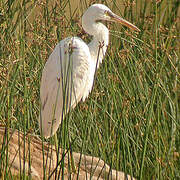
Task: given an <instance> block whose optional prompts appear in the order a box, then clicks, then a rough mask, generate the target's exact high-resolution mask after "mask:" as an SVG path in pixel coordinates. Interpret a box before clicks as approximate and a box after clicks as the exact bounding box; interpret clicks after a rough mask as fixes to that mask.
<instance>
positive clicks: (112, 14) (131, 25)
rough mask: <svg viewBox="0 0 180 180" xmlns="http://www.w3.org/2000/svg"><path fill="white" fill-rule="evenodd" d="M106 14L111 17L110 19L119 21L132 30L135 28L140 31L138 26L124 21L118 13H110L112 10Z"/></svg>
mask: <svg viewBox="0 0 180 180" xmlns="http://www.w3.org/2000/svg"><path fill="white" fill-rule="evenodd" d="M108 15H109V16H110V18H111V21H114V22H119V23H121V24H122V25H124V26H126V27H128V28H130V29H132V30H136V31H141V30H140V29H139V28H137V27H136V26H135V25H134V24H132V23H130V22H128V21H126V20H125V19H123V18H121V17H119V16H118V15H116V14H114V13H112V12H108Z"/></svg>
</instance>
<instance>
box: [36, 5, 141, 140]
mask: <svg viewBox="0 0 180 180" xmlns="http://www.w3.org/2000/svg"><path fill="white" fill-rule="evenodd" d="M101 21H114V22H115V21H116V22H119V23H121V24H123V25H125V26H127V27H129V28H131V29H132V30H136V31H140V30H139V29H138V28H137V27H136V26H135V25H133V24H131V23H130V22H128V21H126V20H124V19H122V18H121V17H119V16H117V15H116V14H114V13H113V12H112V11H111V10H110V9H109V8H108V7H106V6H105V5H103V4H94V5H92V6H90V7H89V8H88V9H87V10H86V12H85V13H84V15H83V16H82V27H83V29H84V30H85V32H86V33H88V34H90V35H92V36H93V39H92V41H91V42H90V43H89V44H88V45H87V44H86V43H85V42H83V41H82V40H81V39H80V38H78V37H68V38H66V39H64V40H62V41H60V42H59V44H57V45H56V47H55V49H54V51H53V52H52V54H51V55H50V56H49V59H48V60H47V62H46V64H45V67H44V70H43V73H42V79H41V88H40V98H41V115H40V118H39V125H40V129H41V133H42V135H43V136H44V137H45V138H49V137H51V136H52V135H54V134H55V133H56V131H57V129H58V127H59V125H60V124H61V121H62V120H63V115H62V114H64V115H65V114H66V113H67V112H68V111H69V110H70V109H72V108H74V107H75V106H76V105H77V103H78V102H79V101H80V100H82V101H84V100H85V99H86V98H87V97H88V95H89V93H90V92H91V90H92V86H93V81H94V74H95V70H96V67H97V68H98V67H99V64H100V63H101V62H102V60H103V58H104V55H105V53H106V49H107V46H108V43H109V30H108V29H107V27H106V26H105V25H104V24H103V23H102V22H101Z"/></svg>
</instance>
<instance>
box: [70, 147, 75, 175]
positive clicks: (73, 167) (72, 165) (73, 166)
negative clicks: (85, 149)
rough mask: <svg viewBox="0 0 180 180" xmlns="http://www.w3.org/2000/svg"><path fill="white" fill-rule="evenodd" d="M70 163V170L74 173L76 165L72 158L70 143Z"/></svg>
mask: <svg viewBox="0 0 180 180" xmlns="http://www.w3.org/2000/svg"><path fill="white" fill-rule="evenodd" d="M69 155H70V161H71V162H70V163H71V168H72V172H73V173H76V166H75V163H74V158H73V152H72V148H71V144H70V153H69Z"/></svg>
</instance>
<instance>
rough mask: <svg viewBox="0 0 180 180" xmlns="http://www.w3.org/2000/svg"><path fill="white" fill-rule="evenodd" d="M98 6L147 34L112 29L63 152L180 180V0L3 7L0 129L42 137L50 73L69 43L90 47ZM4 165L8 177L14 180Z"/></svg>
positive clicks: (72, 117)
mask: <svg viewBox="0 0 180 180" xmlns="http://www.w3.org/2000/svg"><path fill="white" fill-rule="evenodd" d="M92 3H103V4H105V5H107V6H108V7H109V8H111V9H112V10H113V11H114V12H116V13H117V14H119V15H121V16H122V17H123V18H125V19H127V20H128V21H130V22H132V23H133V24H135V25H136V26H137V27H138V28H139V29H141V32H140V33H136V32H131V31H130V30H129V29H126V28H125V27H122V26H121V25H117V24H108V25H107V26H108V27H109V28H110V29H111V37H110V45H109V47H108V51H107V55H106V57H105V59H104V61H103V63H102V65H101V67H100V69H99V70H98V72H97V74H96V78H95V85H94V88H93V91H92V93H91V94H90V96H89V98H88V99H87V100H86V101H85V102H83V103H79V105H78V106H77V107H76V108H75V109H74V110H73V111H72V112H71V113H69V114H68V115H67V117H66V119H65V120H64V121H63V123H64V124H65V126H63V127H64V130H63V131H62V130H59V137H61V138H59V144H60V146H61V147H63V148H68V147H69V146H70V144H71V148H72V150H73V151H76V152H82V153H85V154H90V155H93V156H98V157H100V158H102V159H103V160H104V161H105V162H106V163H108V164H109V165H110V166H111V167H112V168H115V169H117V170H121V171H124V172H126V173H128V174H131V175H133V176H134V177H137V178H138V179H180V163H179V162H180V161H179V153H180V61H179V60H180V58H179V57H180V37H179V35H180V1H179V0H151V1H150V0H117V1H116V0H112V1H108V0H101V1H100V0H96V1H95V0H94V1H87V0H80V1H71V0H59V1H58V0H33V1H30V0H18V1H15V0H1V1H0V124H1V125H3V126H6V127H11V128H13V129H18V130H20V131H22V132H24V133H25V134H27V133H34V134H38V135H39V134H40V133H39V129H38V123H37V122H38V121H37V119H38V116H39V110H40V108H39V107H40V96H39V94H40V92H39V89H40V79H41V73H42V69H43V67H44V64H45V62H46V60H47V59H48V56H49V55H50V53H51V52H52V50H53V48H54V47H55V45H56V44H57V43H58V42H59V41H60V40H61V39H64V38H65V37H67V36H80V37H81V38H82V39H83V40H85V41H86V42H88V41H89V40H90V37H89V36H88V35H86V34H85V33H84V32H83V30H82V27H81V16H82V14H83V12H84V11H85V9H86V8H87V7H88V6H89V5H90V4H92ZM47 88H48V87H47ZM0 157H1V158H0V171H1V173H0V174H1V176H3V177H4V178H6V177H9V175H8V174H7V173H4V172H7V171H6V169H7V168H8V166H7V162H6V160H5V156H3V155H2V151H1V154H0Z"/></svg>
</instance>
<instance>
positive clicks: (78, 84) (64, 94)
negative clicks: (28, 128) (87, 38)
mask: <svg viewBox="0 0 180 180" xmlns="http://www.w3.org/2000/svg"><path fill="white" fill-rule="evenodd" d="M94 70H95V64H93V62H92V61H91V55H90V51H89V48H88V46H87V45H86V44H85V43H84V42H83V41H82V40H81V39H80V38H77V37H73V38H66V39H64V40H62V41H60V43H59V44H58V45H57V46H56V47H55V49H54V51H53V52H52V54H51V55H50V57H49V59H48V61H47V62H46V64H45V67H44V70H43V73H42V79H41V88H40V97H41V114H40V118H39V125H40V128H41V131H42V134H43V136H44V137H46V138H48V137H50V136H52V135H53V134H55V132H56V131H57V129H58V127H59V125H60V123H61V120H62V119H63V112H64V114H66V113H67V112H68V111H69V110H70V109H71V108H74V107H75V106H76V105H77V103H78V102H79V101H80V100H81V99H83V100H85V98H87V96H88V94H89V93H90V91H91V89H92V85H93V78H94Z"/></svg>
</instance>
